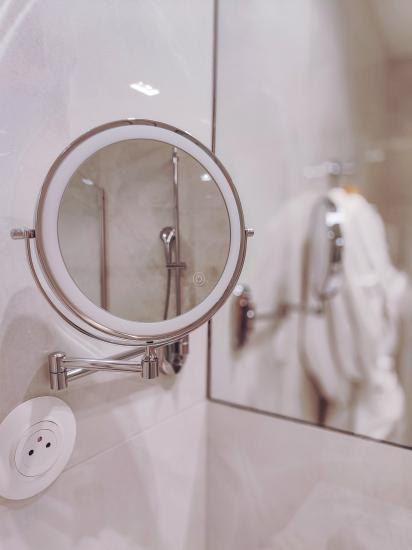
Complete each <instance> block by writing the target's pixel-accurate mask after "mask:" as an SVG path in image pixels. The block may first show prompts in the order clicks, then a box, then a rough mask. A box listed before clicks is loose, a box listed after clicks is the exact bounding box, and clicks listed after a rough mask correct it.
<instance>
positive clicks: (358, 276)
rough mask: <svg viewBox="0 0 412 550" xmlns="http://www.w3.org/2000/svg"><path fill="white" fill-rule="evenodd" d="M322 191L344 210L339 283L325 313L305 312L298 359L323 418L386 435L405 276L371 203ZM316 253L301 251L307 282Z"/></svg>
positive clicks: (399, 410)
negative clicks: (321, 403)
mask: <svg viewBox="0 0 412 550" xmlns="http://www.w3.org/2000/svg"><path fill="white" fill-rule="evenodd" d="M329 196H330V198H331V199H332V200H333V202H334V203H335V204H336V205H337V207H338V208H339V209H340V210H341V212H342V213H343V231H344V240H345V245H344V246H345V248H344V260H343V266H344V273H343V284H342V288H341V290H340V292H339V294H338V295H337V296H336V297H334V298H333V299H332V300H331V301H330V302H329V303H328V305H327V310H326V315H325V316H324V317H319V318H314V317H313V316H307V315H306V316H305V317H304V323H302V325H301V326H302V331H303V340H304V350H305V354H304V355H305V358H304V360H305V361H306V362H307V368H308V369H309V370H310V372H312V373H313V376H314V377H315V378H316V380H317V381H318V384H319V387H320V390H321V393H322V395H323V396H324V397H325V398H326V400H327V401H328V402H329V404H330V406H329V407H328V409H327V415H326V418H325V424H326V425H329V426H334V427H337V428H341V429H346V430H350V431H355V432H357V433H362V434H365V435H368V436H371V437H376V438H385V437H388V436H389V435H390V434H391V433H392V432H393V431H394V430H395V429H396V427H397V425H398V423H399V421H400V419H401V418H402V414H403V410H404V393H403V390H402V387H401V385H400V383H399V380H398V375H397V373H396V368H395V354H396V350H397V343H398V334H399V318H400V311H401V303H402V297H403V296H404V295H405V292H406V288H407V278H406V276H405V275H404V274H403V273H400V272H399V271H398V270H397V269H395V267H394V266H393V265H392V262H391V259H390V256H389V252H388V246H387V242H386V236H385V228H384V225H383V222H382V220H381V218H380V216H379V214H378V212H377V211H376V209H375V208H374V207H373V206H372V205H371V204H369V203H368V202H367V200H366V199H364V198H363V197H362V196H361V195H359V194H356V193H347V192H346V191H344V190H343V189H333V190H331V191H330V193H329ZM317 261H319V259H317V258H315V257H309V258H308V262H309V269H308V274H309V275H308V281H307V283H308V284H309V286H310V285H311V280H310V277H311V273H312V272H314V271H315V270H314V269H313V266H314V265H315V264H316V262H317ZM311 267H312V269H311ZM331 361H332V362H333V364H334V368H331ZM336 369H337V370H338V372H339V375H338V376H337V372H336Z"/></svg>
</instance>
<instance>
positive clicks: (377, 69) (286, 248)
mask: <svg viewBox="0 0 412 550" xmlns="http://www.w3.org/2000/svg"><path fill="white" fill-rule="evenodd" d="M237 10H238V8H237V6H236V2H222V3H221V5H220V7H219V22H218V30H219V37H218V41H217V43H218V52H217V54H218V59H219V63H218V77H217V104H218V106H219V109H218V112H217V118H216V143H217V147H216V154H217V155H218V156H220V157H222V158H224V159H225V165H226V166H227V168H228V170H229V171H230V173H231V174H232V176H233V178H234V179H235V180H236V185H237V188H238V190H239V193H240V196H241V197H242V202H243V204H244V209H245V217H246V219H247V220H248V224H250V225H251V226H252V227H253V228H254V229H255V232H256V233H255V238H254V240H253V241H252V242H251V243H250V246H249V247H248V254H247V258H246V262H245V267H244V270H243V272H242V274H241V277H240V279H239V283H241V285H240V284H239V286H238V288H237V295H236V296H234V297H233V298H232V300H231V302H232V303H231V304H228V305H226V306H225V307H224V308H223V309H222V310H221V311H219V312H218V314H217V315H216V316H215V317H214V319H213V334H212V358H211V364H212V368H211V395H212V397H213V398H216V399H219V400H220V401H225V402H229V403H231V404H236V405H239V406H246V407H251V408H254V409H258V410H259V411H264V412H265V413H269V414H274V415H280V416H283V417H287V418H293V419H298V420H299V421H305V422H308V423H312V424H316V425H319V426H324V427H327V428H332V429H335V430H341V431H345V432H348V433H355V434H359V435H362V436H366V437H371V438H374V439H378V440H385V441H389V442H391V443H396V444H400V445H404V446H409V447H412V246H411V236H412V99H411V98H412V32H411V28H412V2H410V0H393V1H387V0H354V1H336V2H330V1H328V0H319V1H316V2H297V3H296V2H272V3H271V2H265V3H264V7H262V3H261V2H259V1H258V0H251V1H250V2H244V3H243V4H242V21H241V22H239V23H238V24H237V25H234V24H233V21H236V20H237V15H238V14H237ZM245 22H247V23H245ZM219 44H220V45H224V46H220V47H219ZM268 52H270V54H268ZM239 83H245V84H244V85H242V86H241V87H239ZM239 113H241V114H242V116H239ZM232 335H234V337H233V338H231V336H232Z"/></svg>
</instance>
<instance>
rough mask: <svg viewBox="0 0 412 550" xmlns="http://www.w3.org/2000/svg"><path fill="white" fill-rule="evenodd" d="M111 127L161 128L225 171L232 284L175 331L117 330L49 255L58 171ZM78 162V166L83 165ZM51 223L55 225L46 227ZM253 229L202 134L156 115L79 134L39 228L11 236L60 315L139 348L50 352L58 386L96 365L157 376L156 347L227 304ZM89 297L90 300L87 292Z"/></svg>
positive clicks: (47, 188) (51, 177)
mask: <svg viewBox="0 0 412 550" xmlns="http://www.w3.org/2000/svg"><path fill="white" fill-rule="evenodd" d="M122 129H124V130H122ZM111 131H114V132H121V131H126V132H128V133H129V135H131V136H132V135H133V132H136V137H135V138H133V137H129V138H126V137H123V139H114V140H113V141H111V142H109V143H116V142H118V141H122V140H124V139H139V137H141V135H140V136H139V135H138V134H139V132H140V134H141V132H142V131H147V132H148V133H150V135H152V136H156V135H157V133H159V134H160V136H163V138H162V139H160V138H157V140H158V141H163V142H165V143H169V144H170V145H174V146H176V141H175V140H179V141H178V143H179V144H181V143H183V144H187V149H185V148H184V147H185V146H184V147H182V149H183V150H184V151H186V152H187V153H189V154H190V155H191V156H192V157H193V158H194V159H195V160H197V161H198V162H199V163H200V164H202V165H203V166H204V167H205V169H207V170H208V171H209V172H211V173H213V171H215V173H216V174H218V175H219V181H217V179H218V178H215V177H214V180H215V182H216V185H217V186H218V187H219V189H220V191H221V192H222V196H223V199H224V201H225V205H226V208H227V209H228V216H229V219H230V232H231V239H230V242H231V245H230V252H231V254H232V260H233V258H235V255H236V258H235V262H234V268H233V270H232V271H231V272H229V271H227V268H228V262H227V263H226V266H225V268H224V271H223V273H222V275H221V278H220V279H219V281H221V279H222V277H223V275H224V274H225V276H226V279H227V278H228V277H230V279H229V283H228V284H226V283H223V284H226V286H225V289H224V291H222V292H221V294H220V296H219V297H218V299H217V300H215V301H214V302H211V303H210V307H209V304H208V305H207V306H208V307H207V308H206V309H205V305H204V303H205V302H206V301H207V300H209V298H210V296H211V294H209V295H208V296H207V298H206V299H205V300H203V301H202V302H201V303H200V304H198V305H197V306H195V307H194V308H193V309H192V310H190V311H189V312H188V313H190V312H193V311H195V310H196V309H197V308H198V307H199V306H200V305H202V304H203V306H202V310H204V311H203V313H202V314H201V315H199V316H197V317H195V318H193V319H190V321H188V322H185V323H184V324H183V325H182V326H181V327H179V328H178V329H173V330H169V329H168V330H166V331H163V332H160V333H159V332H158V331H154V332H153V333H146V334H139V333H138V332H134V331H133V332H130V331H124V330H118V329H114V328H113V326H109V325H108V324H107V323H105V322H103V321H102V320H101V319H99V318H93V317H92V316H90V314H88V313H86V312H85V311H84V310H82V309H81V308H80V307H79V306H78V304H76V303H73V300H72V299H71V298H70V297H69V296H68V295H67V292H65V288H64V284H63V283H62V280H59V279H58V278H57V277H56V270H53V269H52V268H51V258H50V257H49V256H50V255H49V256H48V254H47V251H46V249H47V246H46V245H47V243H46V242H45V241H46V239H48V235H49V233H50V232H52V233H53V238H54V239H55V238H57V217H58V206H59V202H58V203H56V204H54V205H53V212H52V217H53V220H54V221H53V220H52V222H53V223H55V226H54V225H53V223H52V225H51V230H50V223H51V222H50V206H49V207H48V210H47V208H46V206H47V204H46V202H47V199H48V197H49V196H50V194H51V193H53V192H55V189H53V186H56V179H55V178H56V174H57V173H58V170H59V169H60V168H61V166H62V164H63V163H64V162H65V161H66V164H67V159H68V158H69V157H70V155H71V154H72V153H73V152H75V151H76V150H77V151H78V148H79V147H84V144H85V143H86V142H88V143H90V141H88V140H92V139H94V138H96V136H98V137H100V136H101V135H103V133H104V132H106V134H104V135H105V136H107V135H108V133H109V132H111ZM165 135H168V136H171V138H172V139H173V140H174V142H169V141H167V140H166V139H164V136H165ZM142 139H156V138H142ZM179 146H181V145H179ZM99 148H100V147H99ZM99 148H98V149H99ZM98 149H96V150H98ZM92 152H94V151H92ZM89 156H90V153H89ZM199 157H200V158H201V159H202V160H203V162H202V161H201V160H200V159H199ZM205 159H206V161H207V163H208V165H206V166H205ZM78 165H79V164H78ZM78 165H77V166H78ZM77 166H76V168H75V169H77ZM73 172H74V170H72V172H71V173H73ZM60 179H62V178H60ZM66 181H67V180H66ZM222 182H223V184H222ZM60 184H61V182H60ZM222 185H223V186H225V187H226V189H223V190H222ZM60 186H61V185H60ZM223 191H224V192H226V193H230V197H231V200H232V205H228V201H227V199H226V198H225V196H224V193H223ZM55 194H56V193H55ZM49 202H50V201H49ZM229 206H230V207H231V208H232V210H231V212H232V214H230V212H229ZM233 212H235V215H233ZM47 216H48V217H47ZM231 216H232V217H231ZM234 219H235V220H236V224H235V225H233V220H234ZM47 224H48V227H49V229H47V228H46V225H47ZM236 225H237V227H236ZM54 231H55V232H56V235H55V236H54ZM48 232H49V233H48ZM236 233H237V235H236ZM252 234H253V231H252V230H250V229H247V228H246V227H245V224H244V216H243V210H242V206H241V203H240V199H239V196H238V193H237V191H236V188H235V186H234V184H233V181H232V179H231V177H230V175H229V174H228V172H227V170H226V169H225V168H224V166H223V165H222V163H221V162H220V161H219V159H218V158H217V157H216V156H215V155H214V153H212V151H210V150H209V149H208V148H207V147H205V146H204V145H203V144H202V143H201V142H199V141H198V140H197V139H195V138H194V137H193V136H191V135H190V134H188V133H187V132H184V131H182V130H179V129H178V128H176V127H174V126H171V125H168V124H164V123H161V122H156V121H153V120H145V119H126V120H118V121H114V122H110V123H107V124H103V125H101V126H98V127H96V128H94V129H92V130H90V131H89V132H86V133H85V134H83V135H81V136H80V137H79V138H78V139H76V140H75V141H73V142H72V143H71V144H70V145H69V146H68V147H67V148H66V149H65V150H64V151H63V152H62V153H61V154H60V155H59V156H58V157H57V159H56V160H55V161H54V163H53V164H52V166H51V168H50V170H49V172H48V173H47V176H46V178H45V180H44V183H43V185H42V188H41V192H40V196H39V199H38V203H37V207H36V210H35V221H34V228H33V229H25V228H23V229H13V230H12V231H11V237H12V238H13V239H24V240H25V243H26V254H27V259H28V264H29V267H30V270H31V272H32V275H33V277H34V280H35V282H36V284H37V286H38V288H39V290H40V291H41V293H42V294H43V296H44V297H45V299H46V300H47V302H48V303H49V304H50V305H51V307H52V308H53V309H54V310H55V311H56V312H57V313H58V314H59V316H60V317H61V318H62V319H63V320H64V321H65V322H67V323H69V324H70V325H71V326H72V327H73V328H75V329H76V330H78V331H80V332H81V333H83V334H85V335H87V336H89V337H91V338H95V339H98V340H101V341H104V342H108V343H110V344H118V345H123V346H133V347H134V349H133V351H132V352H128V353H126V354H119V355H117V356H115V357H114V358H109V359H103V360H101V359H67V358H66V356H65V354H64V353H62V352H55V353H54V354H51V355H50V356H49V372H50V378H51V386H52V388H53V389H64V388H66V387H67V383H68V380H69V379H70V378H76V377H78V376H83V375H84V374H86V373H87V374H88V373H90V372H93V371H95V370H104V369H110V370H121V371H128V372H130V370H131V369H132V371H133V372H139V373H140V374H142V376H143V378H154V377H155V376H157V375H158V370H159V369H158V366H154V364H155V363H158V361H157V353H156V349H158V348H160V347H162V346H165V345H166V344H170V343H172V342H178V341H179V340H180V339H182V338H183V337H186V336H187V335H188V334H189V333H190V332H192V331H193V330H195V329H196V328H198V327H200V326H201V325H202V324H204V323H206V322H207V321H208V320H209V319H210V318H211V317H212V316H213V315H214V314H215V313H216V311H217V310H218V309H220V308H221V307H222V305H223V304H224V303H225V301H226V300H227V299H228V297H229V296H230V295H231V293H232V291H233V289H234V287H235V285H236V283H237V280H238V278H239V275H240V273H241V270H242V267H243V264H244V260H245V254H246V240H247V237H249V236H251V235H252ZM234 235H235V237H236V239H238V241H236V242H238V244H239V247H238V250H237V248H236V251H235V252H233V251H232V250H231V248H232V239H233V236H234ZM33 245H34V246H33ZM49 249H50V247H49ZM59 252H60V251H59ZM232 263H233V262H232ZM226 271H227V272H226ZM66 272H67V275H69V276H70V274H69V273H68V271H67V269H66ZM225 272H226V273H225ZM65 276H66V275H65ZM63 282H64V279H63ZM218 284H219V283H218ZM78 291H79V293H80V294H82V293H81V291H80V290H78ZM212 292H213V291H212ZM85 299H86V300H87V298H86V297H85ZM90 303H91V302H90ZM95 309H99V308H98V307H97V306H95ZM101 312H102V316H103V314H104V315H106V316H107V314H108V312H106V311H104V310H103V309H101ZM108 315H109V316H111V314H108ZM112 317H113V318H115V316H112ZM189 317H190V315H189ZM192 317H193V316H192ZM116 319H119V321H122V320H121V319H120V318H116ZM133 323H134V322H130V323H129V324H133ZM160 323H169V324H170V320H166V321H161V322H159V323H153V324H156V325H159V324H160ZM138 324H141V323H137V322H136V325H138ZM147 324H148V325H150V324H152V323H147ZM137 355H144V357H143V360H142V362H141V363H139V364H136V363H135V362H134V363H130V362H127V361H124V360H123V358H130V357H135V356H137ZM79 364H85V365H86V367H79ZM152 367H153V368H152ZM136 369H138V370H136ZM85 371H87V372H85ZM70 375H73V376H70Z"/></svg>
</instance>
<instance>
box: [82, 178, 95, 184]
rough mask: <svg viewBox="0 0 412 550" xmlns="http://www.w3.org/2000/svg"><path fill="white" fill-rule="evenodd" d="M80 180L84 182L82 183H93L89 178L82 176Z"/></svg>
mask: <svg viewBox="0 0 412 550" xmlns="http://www.w3.org/2000/svg"><path fill="white" fill-rule="evenodd" d="M82 182H83V183H84V185H94V181H93V180H89V178H82Z"/></svg>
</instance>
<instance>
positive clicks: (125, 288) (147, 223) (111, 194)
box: [58, 139, 230, 322]
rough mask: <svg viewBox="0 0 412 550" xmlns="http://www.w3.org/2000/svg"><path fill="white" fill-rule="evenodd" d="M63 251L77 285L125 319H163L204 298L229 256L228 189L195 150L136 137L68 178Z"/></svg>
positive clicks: (95, 156) (61, 218)
mask: <svg viewBox="0 0 412 550" xmlns="http://www.w3.org/2000/svg"><path fill="white" fill-rule="evenodd" d="M58 238H59V245H60V250H61V253H62V256H63V260H64V262H65V265H66V267H67V270H68V272H69V273H70V275H71V277H72V279H73V280H74V281H75V283H76V284H77V286H78V287H79V289H80V290H81V291H82V292H83V293H84V294H85V295H86V296H87V297H88V298H89V299H90V300H91V301H92V302H93V303H94V304H96V305H98V306H100V307H101V308H103V309H105V310H107V311H109V312H110V313H112V314H114V315H116V316H117V317H121V318H123V319H127V320H131V321H140V322H157V321H162V320H164V319H171V318H173V317H176V316H178V315H180V314H181V313H185V312H187V311H189V310H190V309H192V308H193V307H195V306H196V305H198V304H199V303H201V302H202V301H203V300H204V299H205V298H206V297H207V296H208V294H209V293H210V292H211V291H212V289H213V288H214V287H215V285H216V284H217V282H218V280H219V278H220V276H221V274H222V272H223V270H224V267H225V265H226V261H227V257H228V253H229V246H230V223H229V217H228V213H227V209H226V205H225V202H224V199H223V196H222V195H221V193H220V190H219V188H218V186H217V185H216V184H215V182H214V181H213V179H212V177H211V176H210V174H209V173H208V172H207V171H206V170H205V168H204V167H203V166H202V165H201V164H199V162H198V161H196V160H195V159H194V158H193V157H191V156H190V155H189V154H187V153H186V152H184V151H182V150H180V149H177V148H175V147H173V146H171V145H169V144H167V143H163V142H160V141H155V140H150V139H128V140H124V141H120V142H117V143H113V144H111V145H108V146H106V147H104V148H102V149H100V150H99V151H97V152H96V153H95V154H93V155H92V156H90V157H89V158H88V159H87V160H86V161H85V162H83V164H81V165H80V166H79V168H78V169H77V170H76V171H75V173H74V174H73V175H72V177H71V178H70V181H69V182H68V184H67V187H66V189H65V191H64V194H63V197H62V200H61V203H60V208H59V217H58Z"/></svg>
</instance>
